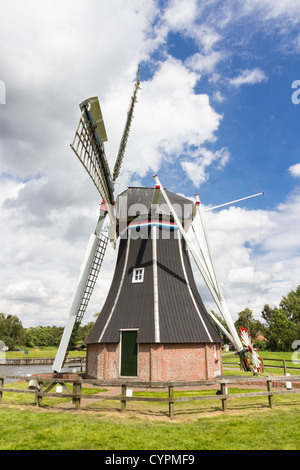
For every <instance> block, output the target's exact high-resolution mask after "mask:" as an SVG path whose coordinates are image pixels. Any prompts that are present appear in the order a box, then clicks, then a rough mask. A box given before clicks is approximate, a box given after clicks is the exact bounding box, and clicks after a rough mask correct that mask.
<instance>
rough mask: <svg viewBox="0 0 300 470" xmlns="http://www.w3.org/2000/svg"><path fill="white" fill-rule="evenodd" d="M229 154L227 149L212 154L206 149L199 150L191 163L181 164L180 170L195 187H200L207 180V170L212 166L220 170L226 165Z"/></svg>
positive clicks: (184, 162)
mask: <svg viewBox="0 0 300 470" xmlns="http://www.w3.org/2000/svg"><path fill="white" fill-rule="evenodd" d="M229 159H230V154H229V151H228V149H227V148H225V147H224V148H222V149H221V150H217V151H215V152H212V151H211V150H208V149H206V148H199V149H198V150H197V152H196V154H195V155H194V159H193V161H183V162H181V166H182V169H183V170H184V171H185V172H186V174H187V176H188V178H189V179H190V180H191V181H192V183H193V185H194V186H195V187H200V186H201V184H203V183H204V182H206V181H207V180H208V178H209V173H208V169H209V168H211V166H212V165H213V166H214V167H216V168H217V169H219V170H220V169H222V168H224V166H225V165H226V164H227V163H228V161H229Z"/></svg>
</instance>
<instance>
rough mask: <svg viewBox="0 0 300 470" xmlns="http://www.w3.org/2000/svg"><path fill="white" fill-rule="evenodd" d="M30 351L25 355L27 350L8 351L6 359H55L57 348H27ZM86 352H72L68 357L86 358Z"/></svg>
mask: <svg viewBox="0 0 300 470" xmlns="http://www.w3.org/2000/svg"><path fill="white" fill-rule="evenodd" d="M26 350H27V351H28V353H27V354H25V349H23V351H7V352H6V353H5V357H6V358H7V359H24V358H25V359H26V358H55V356H56V352H57V348H50V347H49V348H46V347H45V348H40V349H33V348H26ZM85 355H86V351H70V352H69V354H68V356H70V357H85Z"/></svg>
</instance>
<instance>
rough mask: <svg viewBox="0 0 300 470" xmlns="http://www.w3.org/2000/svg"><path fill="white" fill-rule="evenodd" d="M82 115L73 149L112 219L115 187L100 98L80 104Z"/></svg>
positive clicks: (72, 145)
mask: <svg viewBox="0 0 300 470" xmlns="http://www.w3.org/2000/svg"><path fill="white" fill-rule="evenodd" d="M80 108H81V111H82V115H81V118H80V121H79V124H78V127H77V130H76V133H75V137H74V140H73V142H72V144H71V148H72V150H73V151H74V153H75V155H76V156H77V157H78V159H79V160H80V162H81V163H82V165H83V166H84V168H85V169H86V171H87V172H88V174H89V175H90V177H91V179H92V181H93V183H94V184H95V186H96V188H97V189H98V191H99V193H100V195H101V197H102V199H103V200H104V201H105V203H106V204H107V210H108V213H109V215H110V218H111V219H113V217H112V211H111V210H110V207H112V206H113V205H114V187H113V182H112V177H111V173H110V169H109V166H108V162H107V159H106V156H105V151H104V145H103V142H105V141H106V140H107V137H106V131H105V127H104V123H103V118H102V113H101V109H100V105H99V101H98V98H95V97H94V98H89V99H88V100H85V101H83V102H82V103H81V104H80Z"/></svg>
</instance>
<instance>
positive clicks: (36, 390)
mask: <svg viewBox="0 0 300 470" xmlns="http://www.w3.org/2000/svg"><path fill="white" fill-rule="evenodd" d="M16 378H18V379H19V380H21V379H22V380H25V381H26V382H30V383H32V380H33V377H27V376H26V377H15V376H3V375H0V402H1V400H2V395H3V393H11V392H13V393H31V394H33V395H34V403H35V404H36V405H37V406H41V405H42V400H43V398H44V397H55V398H57V397H58V396H59V397H66V398H72V402H73V404H74V406H75V409H79V408H80V404H81V400H82V399H84V398H88V399H90V400H117V401H120V402H121V406H120V411H122V412H124V411H126V404H127V402H131V401H143V402H160V403H166V404H168V406H169V416H170V418H172V417H173V416H174V407H175V403H179V402H189V401H201V400H221V407H222V410H223V411H226V410H227V403H228V400H231V399H234V398H245V397H261V396H266V397H267V398H268V404H269V407H270V408H273V406H274V395H277V394H290V393H300V388H291V389H277V390H274V388H273V382H277V383H278V382H281V383H283V384H284V383H285V382H291V383H297V382H300V377H299V376H289V377H282V376H280V377H264V378H260V377H259V378H258V377H255V378H240V377H228V378H222V379H219V380H213V381H212V380H211V381H209V380H206V381H197V382H134V381H113V382H111V381H103V380H89V379H83V378H81V377H76V378H71V379H64V378H60V379H59V378H57V379H56V378H51V379H45V378H43V377H35V378H34V382H35V383H34V385H31V387H30V388H27V389H22V390H21V389H15V388H4V387H3V383H4V379H16ZM68 383H69V384H70V383H71V384H72V385H73V387H72V392H70V390H69V389H68V388H67V387H66V384H68ZM83 384H91V385H94V386H97V387H120V392H121V393H120V395H118V396H116V395H111V396H108V395H101V394H97V395H89V394H83V393H82V385H83ZM233 384H234V385H255V386H258V387H259V386H263V385H265V386H266V390H265V391H259V392H257V391H255V392H248V393H232V394H228V387H229V385H233ZM57 385H58V386H60V387H61V393H53V392H51V390H52V389H53V388H54V387H55V386H57ZM209 385H215V386H219V387H220V388H219V389H218V390H217V392H216V391H215V389H214V391H213V392H214V394H212V395H199V396H176V397H175V396H174V388H179V389H180V388H182V387H185V388H186V387H201V389H202V390H203V387H207V386H209ZM45 387H47V388H45ZM129 387H130V388H132V387H134V388H136V387H139V388H143V389H144V388H160V389H167V390H168V396H167V397H140V396H130V395H129V394H128V393H127V392H128V388H129ZM62 390H64V393H63V392H62Z"/></svg>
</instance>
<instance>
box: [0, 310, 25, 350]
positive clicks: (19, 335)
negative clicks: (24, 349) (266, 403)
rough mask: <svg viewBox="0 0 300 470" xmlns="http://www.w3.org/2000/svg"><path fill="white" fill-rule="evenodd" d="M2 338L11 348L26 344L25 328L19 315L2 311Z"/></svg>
mask: <svg viewBox="0 0 300 470" xmlns="http://www.w3.org/2000/svg"><path fill="white" fill-rule="evenodd" d="M0 339H1V340H2V341H3V342H4V343H5V345H6V346H7V347H8V348H9V349H14V348H15V347H16V346H19V345H22V344H24V341H25V330H24V328H23V325H22V323H21V321H20V320H19V318H18V317H17V316H15V315H5V314H4V313H0Z"/></svg>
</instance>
